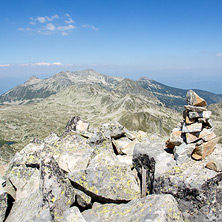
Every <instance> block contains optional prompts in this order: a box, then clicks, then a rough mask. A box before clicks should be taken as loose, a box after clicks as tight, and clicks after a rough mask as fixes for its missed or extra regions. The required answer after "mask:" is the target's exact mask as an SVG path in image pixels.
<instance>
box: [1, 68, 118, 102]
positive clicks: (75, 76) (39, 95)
mask: <svg viewBox="0 0 222 222" xmlns="http://www.w3.org/2000/svg"><path fill="white" fill-rule="evenodd" d="M121 80H122V78H120V77H111V76H105V75H102V74H100V73H98V72H96V71H94V70H91V69H88V70H82V71H76V72H68V71H67V72H60V73H58V74H55V75H53V76H52V77H50V78H48V79H38V78H37V77H34V76H33V77H31V78H30V79H29V80H28V81H27V82H25V83H24V84H21V85H18V86H16V87H15V88H13V89H11V90H10V91H8V92H6V93H4V94H3V95H1V96H0V104H12V103H16V104H25V103H30V102H36V101H40V100H42V99H44V98H47V97H49V96H50V95H53V94H56V93H57V92H59V91H61V90H62V89H64V88H66V87H67V86H70V85H75V84H81V83H91V84H97V85H100V86H101V87H103V88H108V89H110V88H113V87H115V86H116V85H117V84H118V83H119V82H120V81H121Z"/></svg>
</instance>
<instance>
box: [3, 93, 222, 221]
mask: <svg viewBox="0 0 222 222" xmlns="http://www.w3.org/2000/svg"><path fill="white" fill-rule="evenodd" d="M187 101H188V106H185V112H184V120H183V122H182V123H179V124H178V126H177V127H176V128H175V129H173V131H172V133H171V135H170V138H169V139H168V140H167V138H163V137H160V136H158V135H155V134H152V135H151V134H147V133H144V132H142V131H138V132H136V131H129V130H127V129H126V128H125V127H123V126H122V125H121V124H120V123H118V122H109V123H105V124H101V125H100V126H99V127H98V128H92V127H91V126H90V124H89V123H88V122H86V121H84V120H82V119H81V118H80V117H73V118H72V119H71V120H70V121H69V122H68V123H67V126H66V127H65V130H64V133H63V134H62V135H61V136H58V135H56V134H55V133H51V134H50V135H49V136H48V137H46V138H45V139H44V140H40V139H38V138H36V139H34V140H33V141H32V142H31V143H30V144H28V145H27V146H26V147H25V148H23V149H22V150H21V151H20V152H17V153H16V154H15V155H14V156H10V159H11V160H10V162H8V163H6V162H4V168H2V166H3V165H1V168H2V169H4V170H2V171H1V179H0V221H6V222H29V221H35V222H43V221H47V222H49V221H56V222H71V221H77V222H93V221H98V222H104V221H120V222H121V221H127V222H128V221H133V222H135V221H146V222H153V221H163V222H164V221H181V222H182V221H198V222H205V221H215V222H217V221H218V222H219V221H222V167H221V161H222V147H221V146H220V145H219V144H217V141H218V139H217V137H216V135H215V133H214V131H213V130H214V127H213V125H212V123H211V121H210V112H209V111H207V109H206V105H207V104H206V102H205V101H204V100H203V99H202V98H200V97H199V96H198V95H196V94H195V93H194V92H193V91H189V92H188V94H187ZM40 130H41V129H40ZM166 140H167V141H166ZM165 141H166V143H165Z"/></svg>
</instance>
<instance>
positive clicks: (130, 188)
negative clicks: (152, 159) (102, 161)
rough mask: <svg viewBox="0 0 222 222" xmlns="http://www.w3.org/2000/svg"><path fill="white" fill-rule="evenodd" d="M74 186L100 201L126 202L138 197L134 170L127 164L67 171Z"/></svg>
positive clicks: (137, 184) (136, 178)
mask: <svg viewBox="0 0 222 222" xmlns="http://www.w3.org/2000/svg"><path fill="white" fill-rule="evenodd" d="M69 179H70V180H71V182H72V184H73V185H74V187H75V188H78V189H80V190H82V191H84V192H85V193H86V194H87V195H89V196H91V197H92V198H93V199H95V200H97V201H100V202H107V203H109V202H110V203H111V202H113V203H114V202H115V203H121V202H127V201H130V200H132V199H136V198H139V197H140V186H139V181H138V177H137V175H136V173H135V172H133V171H131V169H130V167H128V166H119V165H106V166H103V167H102V166H100V167H93V168H87V169H86V170H79V171H73V172H71V173H69Z"/></svg>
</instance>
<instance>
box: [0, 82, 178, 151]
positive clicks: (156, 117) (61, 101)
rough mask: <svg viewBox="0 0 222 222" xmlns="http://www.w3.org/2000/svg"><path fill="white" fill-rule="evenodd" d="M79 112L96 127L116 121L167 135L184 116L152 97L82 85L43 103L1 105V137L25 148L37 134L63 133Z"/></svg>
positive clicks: (71, 87) (137, 128) (92, 85)
mask: <svg viewBox="0 0 222 222" xmlns="http://www.w3.org/2000/svg"><path fill="white" fill-rule="evenodd" d="M77 115H78V116H81V118H82V119H84V120H87V121H89V122H90V123H92V124H93V126H97V125H99V124H100V123H101V122H109V121H113V120H116V121H120V123H121V124H123V125H124V126H126V127H127V128H128V129H129V130H143V131H147V132H152V133H161V134H163V135H167V134H169V132H170V131H171V129H172V128H173V127H174V126H175V124H176V123H177V122H178V119H179V118H180V115H179V114H177V113H176V112H175V111H173V110H171V109H167V108H165V107H163V106H160V105H158V104H154V103H153V102H152V101H151V99H150V97H148V96H147V97H146V96H144V95H142V96H140V95H132V94H126V93H121V92H117V91H116V90H108V89H105V88H102V87H100V86H98V85H95V84H78V85H73V86H69V87H67V88H65V89H64V90H62V91H60V92H59V93H57V94H55V95H52V96H50V97H48V98H46V99H45V100H43V101H41V102H39V103H34V104H27V105H19V106H18V105H3V106H0V116H1V119H2V121H1V122H0V128H1V131H0V138H1V139H4V140H7V141H15V142H17V144H13V146H14V147H17V148H18V149H21V148H22V147H23V146H24V145H25V144H27V143H29V141H30V140H31V139H32V138H34V137H39V138H41V139H43V138H44V137H45V136H46V135H48V134H49V133H50V132H52V131H54V132H56V133H58V134H61V133H62V132H63V128H64V125H66V123H67V121H68V120H69V119H71V118H72V117H73V116H77ZM40 129H41V130H40Z"/></svg>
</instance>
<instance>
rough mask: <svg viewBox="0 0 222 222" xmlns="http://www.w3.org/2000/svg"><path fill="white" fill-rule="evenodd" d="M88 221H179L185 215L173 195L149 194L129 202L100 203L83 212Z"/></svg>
mask: <svg viewBox="0 0 222 222" xmlns="http://www.w3.org/2000/svg"><path fill="white" fill-rule="evenodd" d="M83 217H84V218H85V220H86V221H87V222H105V221H107V222H108V221H110V222H111V221H112V222H116V221H127V222H128V221H129V222H135V221H147V222H151V221H178V222H180V221H181V222H182V221H183V217H182V215H181V213H180V211H179V209H178V206H177V202H176V200H175V199H174V198H173V197H172V196H171V195H148V196H146V197H144V198H142V199H137V200H132V201H130V202H129V203H127V204H119V205H116V204H99V203H94V204H93V208H92V209H90V210H86V211H84V212H83Z"/></svg>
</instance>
